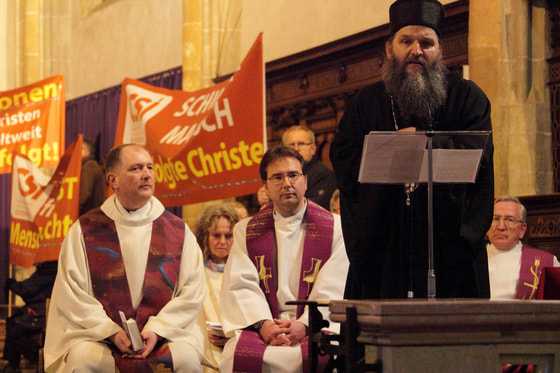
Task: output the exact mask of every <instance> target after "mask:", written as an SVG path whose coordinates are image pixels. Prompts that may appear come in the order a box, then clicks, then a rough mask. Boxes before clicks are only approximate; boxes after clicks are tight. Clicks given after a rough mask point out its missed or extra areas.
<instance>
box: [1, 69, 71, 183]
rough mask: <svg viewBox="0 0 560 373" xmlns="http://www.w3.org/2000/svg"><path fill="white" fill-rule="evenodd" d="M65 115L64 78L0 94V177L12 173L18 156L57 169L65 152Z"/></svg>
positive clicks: (38, 165)
mask: <svg viewBox="0 0 560 373" xmlns="http://www.w3.org/2000/svg"><path fill="white" fill-rule="evenodd" d="M65 113H66V111H65V102H64V76H63V75H56V76H53V77H51V78H48V79H45V80H42V81H40V82H37V83H34V84H31V85H28V86H25V87H21V88H18V89H14V90H11V91H5V92H0V174H6V173H10V172H11V171H12V157H13V154H14V153H19V154H23V155H26V156H27V157H28V158H29V159H30V160H31V161H33V163H35V165H36V166H37V167H49V168H55V167H56V165H57V164H58V161H59V160H60V155H61V154H62V152H63V151H64V136H65V134H64V130H65V125H66V124H65Z"/></svg>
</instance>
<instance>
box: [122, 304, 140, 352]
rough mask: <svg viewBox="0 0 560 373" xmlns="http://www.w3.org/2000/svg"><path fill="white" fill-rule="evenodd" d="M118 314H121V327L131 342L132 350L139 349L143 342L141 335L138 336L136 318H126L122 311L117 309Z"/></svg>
mask: <svg viewBox="0 0 560 373" xmlns="http://www.w3.org/2000/svg"><path fill="white" fill-rule="evenodd" d="M119 315H120V316H121V321H122V327H123V329H124V330H125V332H126V334H127V335H128V338H130V341H131V342H132V350H133V351H140V350H141V349H143V348H144V343H143V342H142V336H140V330H139V329H138V324H137V323H136V320H134V319H128V320H127V319H126V316H125V315H124V312H123V311H119Z"/></svg>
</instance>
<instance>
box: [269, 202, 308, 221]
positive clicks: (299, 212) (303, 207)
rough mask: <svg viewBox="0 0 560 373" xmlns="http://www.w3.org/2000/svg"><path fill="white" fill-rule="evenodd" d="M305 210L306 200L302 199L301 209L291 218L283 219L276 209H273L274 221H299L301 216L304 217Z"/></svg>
mask: <svg viewBox="0 0 560 373" xmlns="http://www.w3.org/2000/svg"><path fill="white" fill-rule="evenodd" d="M306 210H307V198H304V199H303V206H302V207H301V209H300V210H299V211H298V212H296V213H295V214H294V215H292V216H287V217H284V216H282V215H281V214H280V213H279V212H278V211H276V209H274V220H284V221H286V222H292V221H296V220H301V219H303V216H304V215H305V211H306Z"/></svg>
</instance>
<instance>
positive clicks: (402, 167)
mask: <svg viewBox="0 0 560 373" xmlns="http://www.w3.org/2000/svg"><path fill="white" fill-rule="evenodd" d="M426 144H427V136H426V133H425V132H374V133H371V134H369V135H366V136H365V139H364V147H363V152H362V159H361V163H360V172H359V176H358V181H359V182H361V183H376V184H403V183H426V182H428V150H427V149H426ZM481 156H482V149H433V151H432V171H433V175H432V176H433V179H432V180H433V182H436V183H473V182H474V181H475V180H476V175H477V172H478V166H479V163H480V159H481Z"/></svg>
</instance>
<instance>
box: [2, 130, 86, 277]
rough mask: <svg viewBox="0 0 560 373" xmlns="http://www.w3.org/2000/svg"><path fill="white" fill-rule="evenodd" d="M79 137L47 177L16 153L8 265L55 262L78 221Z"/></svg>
mask: <svg viewBox="0 0 560 373" xmlns="http://www.w3.org/2000/svg"><path fill="white" fill-rule="evenodd" d="M81 171H82V135H80V136H78V138H77V139H76V141H74V142H73V143H72V145H70V147H69V148H68V149H67V150H66V152H65V153H64V155H63V156H62V158H61V159H60V163H59V164H58V167H57V168H56V170H55V173H54V175H53V176H52V178H51V177H49V176H47V175H45V174H44V173H43V172H42V171H41V170H40V169H39V168H37V166H36V165H35V164H34V162H32V161H31V160H30V159H29V158H27V157H26V156H22V155H19V154H16V155H15V157H14V162H13V170H12V198H11V200H12V205H11V209H10V214H11V221H10V263H11V264H15V265H20V266H23V267H31V266H32V265H34V264H35V263H40V262H45V261H49V260H57V259H58V253H59V252H60V245H61V244H62V241H63V240H64V237H65V236H66V234H67V233H68V229H69V228H70V226H71V225H72V223H73V222H74V221H75V220H76V219H77V218H78V208H79V205H80V175H81Z"/></svg>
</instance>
